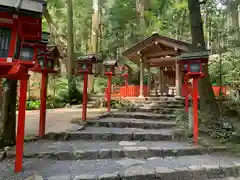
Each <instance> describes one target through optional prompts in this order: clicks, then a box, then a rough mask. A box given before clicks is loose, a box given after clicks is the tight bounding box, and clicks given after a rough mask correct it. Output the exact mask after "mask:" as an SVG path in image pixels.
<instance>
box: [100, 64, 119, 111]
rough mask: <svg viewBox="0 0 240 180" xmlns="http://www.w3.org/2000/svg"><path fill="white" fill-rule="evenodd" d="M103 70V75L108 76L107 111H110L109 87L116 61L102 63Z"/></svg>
mask: <svg viewBox="0 0 240 180" xmlns="http://www.w3.org/2000/svg"><path fill="white" fill-rule="evenodd" d="M103 65H104V68H105V75H106V76H108V89H107V111H108V112H110V111H111V91H112V90H111V87H112V76H113V75H114V74H115V67H116V66H117V60H107V61H104V62H103Z"/></svg>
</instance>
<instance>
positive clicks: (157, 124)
mask: <svg viewBox="0 0 240 180" xmlns="http://www.w3.org/2000/svg"><path fill="white" fill-rule="evenodd" d="M87 125H88V126H96V127H109V128H112V127H116V128H142V129H162V128H171V127H174V126H176V123H175V122H174V121H152V120H146V119H126V118H111V117H109V118H103V119H99V120H94V121H88V122H87Z"/></svg>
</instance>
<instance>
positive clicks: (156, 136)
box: [44, 127, 177, 141]
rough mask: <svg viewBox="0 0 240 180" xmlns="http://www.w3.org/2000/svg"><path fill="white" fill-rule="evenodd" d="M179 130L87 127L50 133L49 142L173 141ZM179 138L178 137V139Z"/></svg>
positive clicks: (47, 137) (46, 137) (48, 135)
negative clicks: (73, 130) (74, 130)
mask: <svg viewBox="0 0 240 180" xmlns="http://www.w3.org/2000/svg"><path fill="white" fill-rule="evenodd" d="M176 131H177V129H173V128H171V129H161V130H158V129H138V128H106V127H85V128H84V130H81V131H76V132H60V133H48V134H46V135H45V136H44V138H45V139H49V140H105V141H160V140H172V139H174V138H175V137H174V136H175V132H176ZM176 138H177V137H176Z"/></svg>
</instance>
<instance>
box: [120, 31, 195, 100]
mask: <svg viewBox="0 0 240 180" xmlns="http://www.w3.org/2000/svg"><path fill="white" fill-rule="evenodd" d="M190 48H191V44H188V43H186V42H182V41H179V40H175V39H171V38H168V37H165V36H161V35H159V34H153V35H152V36H150V37H148V38H146V39H144V40H142V41H141V42H139V43H137V44H135V45H134V46H133V47H131V48H129V49H127V50H125V51H124V52H123V53H122V55H123V56H124V57H126V58H128V59H129V60H131V61H133V62H134V63H136V64H138V66H139V69H140V77H139V79H140V82H139V84H140V92H139V97H143V96H144V92H143V91H144V89H146V88H144V85H143V79H144V69H145V68H147V69H148V76H149V81H148V84H147V89H148V90H149V91H148V93H149V95H150V92H151V91H152V90H154V91H155V93H156V95H157V96H159V95H160V96H181V88H182V82H183V73H182V71H181V69H182V67H180V66H179V64H178V63H177V58H176V57H177V56H179V55H180V54H181V53H184V52H188V51H189V50H190ZM151 67H155V68H159V70H160V72H159V74H158V75H157V76H155V77H154V79H152V80H150V79H151V77H150V75H151V74H150V68H151Z"/></svg>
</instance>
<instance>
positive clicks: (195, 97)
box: [193, 78, 198, 145]
mask: <svg viewBox="0 0 240 180" xmlns="http://www.w3.org/2000/svg"><path fill="white" fill-rule="evenodd" d="M193 140H194V144H195V145H198V78H193Z"/></svg>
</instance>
